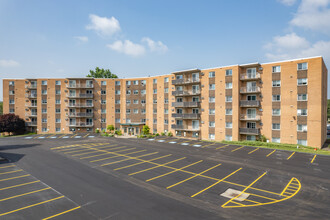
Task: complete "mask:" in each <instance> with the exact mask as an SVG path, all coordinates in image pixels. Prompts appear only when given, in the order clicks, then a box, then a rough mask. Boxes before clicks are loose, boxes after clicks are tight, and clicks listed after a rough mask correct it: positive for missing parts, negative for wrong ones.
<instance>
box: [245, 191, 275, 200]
mask: <svg viewBox="0 0 330 220" xmlns="http://www.w3.org/2000/svg"><path fill="white" fill-rule="evenodd" d="M249 194H250V195H251V196H257V197H260V198H264V199H268V200H273V201H277V199H273V198H270V197H266V196H261V195H257V194H253V193H249Z"/></svg>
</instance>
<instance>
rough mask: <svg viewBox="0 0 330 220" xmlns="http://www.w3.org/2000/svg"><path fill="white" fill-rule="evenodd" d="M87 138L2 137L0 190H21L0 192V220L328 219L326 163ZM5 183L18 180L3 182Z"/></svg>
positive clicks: (180, 143)
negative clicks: (32, 219) (2, 219)
mask: <svg viewBox="0 0 330 220" xmlns="http://www.w3.org/2000/svg"><path fill="white" fill-rule="evenodd" d="M85 135H86V134H85ZM88 136H89V135H87V136H86V138H82V139H80V140H79V139H75V138H74V137H73V138H68V139H61V141H57V142H54V141H51V140H39V139H38V138H35V137H33V138H31V139H30V140H28V139H20V140H16V141H14V140H9V139H6V142H4V141H2V140H1V142H0V145H1V148H0V150H1V151H0V154H2V155H3V156H5V157H7V158H9V159H10V161H9V162H7V163H4V164H2V165H1V166H2V167H4V168H3V169H4V170H3V172H1V173H0V177H1V178H2V177H3V178H5V180H4V181H2V180H1V179H0V186H1V189H0V193H2V189H4V191H6V190H11V189H14V188H16V189H20V190H22V191H19V192H18V191H16V190H15V191H14V192H15V195H13V194H10V191H8V192H9V194H5V193H4V194H1V198H4V199H6V198H10V199H6V200H1V199H0V203H2V202H3V201H6V202H7V203H6V204H7V205H6V206H1V209H0V211H1V213H2V214H0V215H4V214H5V215H7V216H13V217H15V219H17V218H18V217H19V216H24V215H25V212H28V213H30V214H31V215H33V213H35V211H32V210H31V211H28V210H29V209H33V208H34V209H36V210H38V214H39V213H40V217H39V216H38V217H37V218H36V219H42V218H46V217H47V216H54V215H56V214H58V215H57V216H54V218H63V219H94V218H95V219H102V218H107V217H109V216H116V218H119V219H127V218H128V217H129V218H131V219H152V218H154V217H155V216H161V217H159V219H219V218H244V219H266V218H271V219H280V218H284V217H285V218H290V219H310V218H311V217H319V218H322V219H327V218H329V217H330V214H329V211H328V208H327V205H326V204H327V203H328V202H329V200H330V199H329V198H330V197H329V190H328V185H329V183H330V181H329V175H328V170H329V168H330V162H329V159H328V158H329V157H327V156H321V155H317V156H316V155H313V154H305V153H298V152H296V153H294V152H290V151H282V150H273V149H264V148H256V147H247V146H237V145H226V144H221V143H212V142H204V141H195V140H185V139H176V138H172V137H161V136H160V137H157V138H152V139H117V138H105V137H95V138H87V137H88ZM36 137H37V136H36ZM49 139H50V138H49ZM23 142H24V143H23ZM29 145H30V146H29ZM22 155H23V156H22ZM20 167H22V168H20ZM47 168H48V170H47ZM7 169H8V170H7ZM18 170H20V171H18ZM0 171H2V169H1V168H0ZM20 172H22V173H20ZM30 172H31V173H33V174H34V176H35V177H34V176H32V174H30ZM2 173H3V175H1V174H2ZM6 175H10V176H6ZM20 175H23V176H24V175H28V176H25V177H19V176H20ZM8 178H9V179H8ZM10 178H14V179H10ZM24 178H32V179H27V180H25V179H24ZM37 178H38V179H37ZM6 179H8V180H6ZM12 180H15V181H18V180H22V181H23V180H24V182H22V183H21V182H18V183H16V182H15V183H13V184H14V185H12V184H11V185H9V184H8V185H3V186H2V185H1V184H2V183H5V182H7V181H12ZM7 183H10V182H7ZM22 184H23V185H22ZM34 184H41V186H43V187H41V186H39V185H38V186H35V185H34ZM46 184H47V185H46ZM48 185H50V186H48ZM13 186H14V188H8V187H13ZM29 187H32V188H29ZM24 190H26V191H24ZM39 190H40V191H39ZM12 193H13V192H12ZM52 193H55V194H52ZM56 193H58V194H56ZM39 194H40V195H39ZM95 194H97V196H96V195H95ZM82 195H83V196H82ZM29 196H33V198H34V200H31V199H29V198H30V197H29ZM61 196H62V197H61ZM18 198H19V199H21V200H16V199H18ZM41 198H42V199H41ZM56 198H58V199H56ZM38 199H39V200H40V201H39V200H38ZM52 199H54V200H52ZM32 201H33V202H32ZM137 201H139V202H137ZM42 202H44V203H42ZM39 203H41V204H40V205H39ZM35 204H37V205H35ZM46 204H47V205H46ZM48 204H54V205H51V206H50V205H48ZM119 204H121V205H120V206H119ZM43 205H45V207H47V209H45V210H46V211H43ZM123 205H124V206H123ZM57 206H58V207H60V208H57ZM22 207H23V209H22ZM39 209H40V210H41V211H39ZM47 211H49V212H48V213H47V214H48V215H46V212H47ZM293 214H294V215H293ZM82 216H83V217H82ZM18 219H19V218H18Z"/></svg>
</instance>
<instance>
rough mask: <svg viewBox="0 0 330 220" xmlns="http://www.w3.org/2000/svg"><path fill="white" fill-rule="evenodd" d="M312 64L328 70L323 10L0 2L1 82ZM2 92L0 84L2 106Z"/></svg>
mask: <svg viewBox="0 0 330 220" xmlns="http://www.w3.org/2000/svg"><path fill="white" fill-rule="evenodd" d="M311 56H323V57H324V60H325V62H326V65H327V67H328V68H329V69H330V0H249V1H246V0H231V1H226V0H214V1H213V0H204V1H191V0H180V1H178V0H166V1H154V0H131V1H129V0H121V1H118V0H97V1H92V0H79V1H77V0H56V1H53V0H39V1H37V0H29V1H26V0H0V79H2V78H42V77H44V78H55V77H58V78H64V77H84V76H86V75H87V74H88V73H89V70H91V69H95V67H100V68H104V69H110V70H111V72H112V73H115V74H117V75H118V76H119V77H120V78H130V77H145V76H149V75H150V76H153V75H162V74H169V73H171V72H174V71H178V70H183V69H191V68H200V69H203V68H211V67H218V66H227V65H235V64H245V63H252V62H260V63H263V62H273V61H281V60H285V59H295V58H303V57H311ZM328 81H329V80H328ZM328 84H329V83H328ZM2 90H3V89H2V80H0V100H2V99H3V97H2ZM328 97H330V92H329V90H328Z"/></svg>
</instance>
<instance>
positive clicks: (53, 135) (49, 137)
mask: <svg viewBox="0 0 330 220" xmlns="http://www.w3.org/2000/svg"><path fill="white" fill-rule="evenodd" d="M54 136H56V134H52V135H50V136H48V137H46V138H51V137H54Z"/></svg>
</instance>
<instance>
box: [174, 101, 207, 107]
mask: <svg viewBox="0 0 330 220" xmlns="http://www.w3.org/2000/svg"><path fill="white" fill-rule="evenodd" d="M200 106H201V103H200V102H172V107H180V108H199V107H200Z"/></svg>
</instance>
